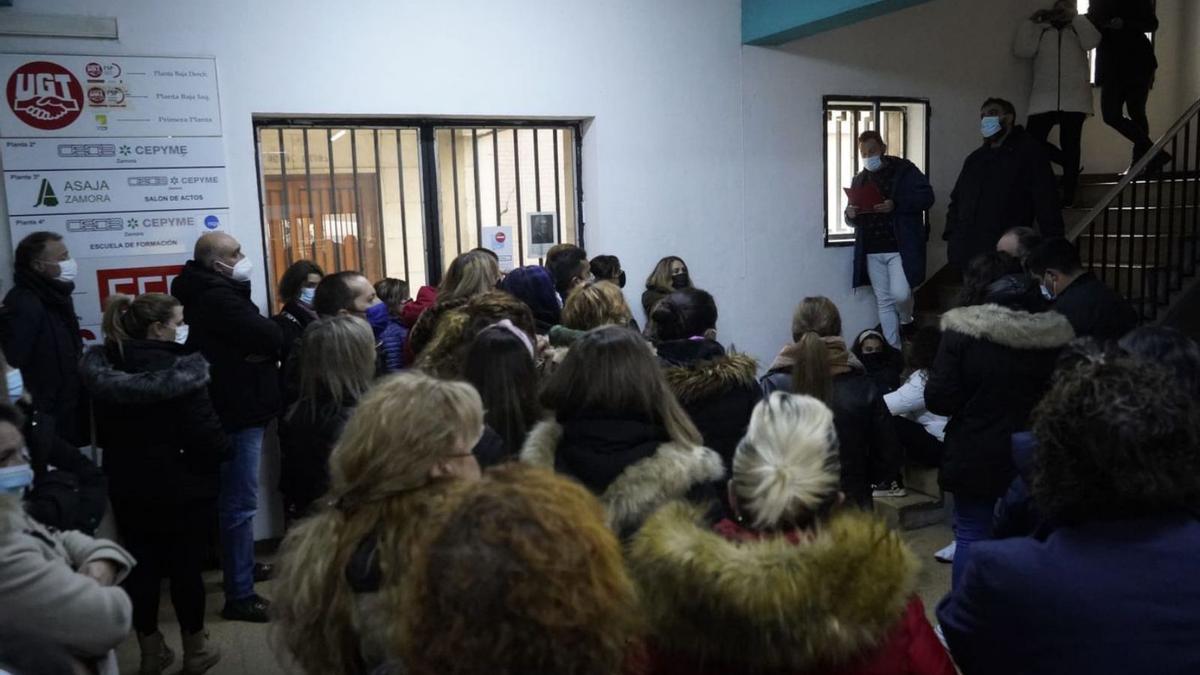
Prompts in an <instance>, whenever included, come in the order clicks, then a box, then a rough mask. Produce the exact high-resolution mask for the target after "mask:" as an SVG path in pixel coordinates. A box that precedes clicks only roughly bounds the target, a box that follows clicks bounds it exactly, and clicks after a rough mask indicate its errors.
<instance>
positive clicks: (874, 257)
mask: <svg viewBox="0 0 1200 675" xmlns="http://www.w3.org/2000/svg"><path fill="white" fill-rule="evenodd" d="M858 151H859V155H860V156H861V157H862V159H863V166H864V167H865V168H864V169H863V170H862V171H860V172H859V174H858V175H857V176H855V177H854V180H853V181H852V182H851V184H850V187H849V188H847V189H846V196H847V197H848V198H849V199H848V201H849V204H850V205H849V206H847V207H846V222H847V223H849V224H850V225H851V226H852V227H853V228H854V273H853V280H852V283H853V285H854V287H855V288H857V287H859V286H866V285H867V284H870V285H871V288H872V290H874V291H875V302H876V305H877V306H878V307H879V325H880V328H882V329H883V330H882V332H883V336H884V338H885V339H887V341H888V344H890V345H892V346H893V347H896V348H897V349H899V348H900V334H901V331H902V330H906V329H907V327H908V326H910V325H911V324H912V297H913V296H912V289H913V288H915V287H916V286H917V285H918V284H920V283H921V282H923V281H925V242H926V240H927V238H928V233H927V232H926V230H925V211H927V210H928V209H929V207H931V206H933V188H932V187H930V185H929V179H928V178H926V177H925V174H923V173H921V170H920V169H918V168H917V167H916V165H914V164H913V163H912V162H910V161H908V160H907V159H903V158H900V157H893V156H891V155H888V154H886V153H887V146H886V145H884V143H883V137H881V136H880V135H879V132H878V131H864V132H863V133H862V134H861V135H860V136H859V137H858Z"/></svg>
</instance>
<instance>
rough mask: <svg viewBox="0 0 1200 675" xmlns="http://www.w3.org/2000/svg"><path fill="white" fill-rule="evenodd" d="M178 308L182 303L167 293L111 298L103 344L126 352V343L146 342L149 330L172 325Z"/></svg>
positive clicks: (107, 307) (105, 311) (105, 312)
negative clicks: (168, 323)
mask: <svg viewBox="0 0 1200 675" xmlns="http://www.w3.org/2000/svg"><path fill="white" fill-rule="evenodd" d="M178 306H179V300H176V299H175V297H174V296H171V295H167V294H166V293H143V294H141V295H139V296H137V297H136V298H135V297H133V296H132V295H123V294H120V293H118V294H117V295H113V296H109V298H108V303H107V304H105V306H104V318H103V319H101V324H100V326H101V328H102V329H103V331H104V341H105V342H107V343H108V344H115V345H117V349H121V350H123V349H124V347H123V346H122V343H124V342H125V341H126V340H131V339H132V340H145V339H146V334H147V332H148V331H149V330H150V326H152V325H154V324H156V323H162V324H165V323H167V322H168V321H170V320H171V317H172V316H173V315H174V313H175V308H176V307H178Z"/></svg>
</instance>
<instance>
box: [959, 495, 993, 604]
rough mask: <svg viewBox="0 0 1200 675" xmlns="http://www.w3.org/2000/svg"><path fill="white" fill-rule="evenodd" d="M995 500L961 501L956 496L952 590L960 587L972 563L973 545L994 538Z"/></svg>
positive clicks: (963, 499)
mask: <svg viewBox="0 0 1200 675" xmlns="http://www.w3.org/2000/svg"><path fill="white" fill-rule="evenodd" d="M995 509H996V500H995V499H971V498H969V497H964V498H962V499H959V497H958V495H954V543H955V548H954V568H953V569H952V570H951V571H950V588H951V589H954V588H957V587H958V584H959V582H960V581H961V580H962V576H963V573H964V572H966V570H967V563H968V562H970V561H971V544H974V543H977V542H980V541H987V540H988V539H991V538H992V520H993V519H994V518H995Z"/></svg>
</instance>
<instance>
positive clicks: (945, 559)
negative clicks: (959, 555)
mask: <svg viewBox="0 0 1200 675" xmlns="http://www.w3.org/2000/svg"><path fill="white" fill-rule="evenodd" d="M954 548H955V542H950V545H949V546H947V547H946V548H943V549H942V550H940V551H938V552H937V553H934V554H933V559H934V560H936V561H938V562H940V563H952V562H954Z"/></svg>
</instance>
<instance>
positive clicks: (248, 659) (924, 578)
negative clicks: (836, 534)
mask: <svg viewBox="0 0 1200 675" xmlns="http://www.w3.org/2000/svg"><path fill="white" fill-rule="evenodd" d="M905 538H906V539H907V540H908V542H909V544H910V545H911V546H912V547H913V550H914V551H915V552H916V553H917V556H918V557H919V558H920V560H921V563H922V567H921V573H920V576H919V577H918V579H917V593H919V594H920V596H921V599H922V601H924V603H925V610H926V612H927V614H928V615H929V617H930V620H931V621H932V620H933V611H934V609H935V608H936V607H937V603H938V601H939V600H941V599H942V596H943V595H945V593H946V591H947V589H949V588H950V566H949V565H943V564H940V563H938V562H935V561H934V559H933V553H934V551H936V550H938V549H940V548H941V547H943V546H945V545H946V544H948V543H949V542H950V540H951V538H952V535H951V532H950V528H949V527H948V526H934V527H926V528H922V529H920V530H913V531H911V532H907V533H905ZM206 580H207V582H208V584H207V585H208V590H209V595H208V617H209V620H208V631H209V633H210V634H211V636H212V639H213V640H214V641H215V642H216V643H217V644H218V645H220V647H221V651H222V653H223V655H224V657H223V658H222V660H221V663H219V664H218V665H217V667H216V668H213V669H212V670H211V671H209V673H211V674H212V675H275V674H276V673H288V672H295V671H289V670H288V669H287V668H285V667H283V666H281V665H280V664H279V660H278V659H277V658H276V656H275V651H274V649H273V647H272V645H271V635H270V633H271V631H270V627H269V626H267V625H263V624H250V623H232V622H228V621H225V620H223V619H221V617H220V616H219V612H220V611H221V604H222V596H221V586H220V580H221V575H220V573H219V572H212V573H209V574H208V575H206ZM258 589H259V592H260V593H261V594H263V595H265V596H267V597H271V594H272V592H274V590H275V589H274V588H273V584H272V582H267V583H264V584H259V587H258ZM160 625H161V630H162V632H163V634H164V635H166V636H167V643H168V644H170V645H171V648H172V649H174V650H175V651H176V653H178V652H179V650H180V646H179V624H178V623H176V622H175V613H174V610H172V609H171V603H170V600H169V599H168V597H167V594H166V593H165V591H164V593H163V601H162V609H161V615H160ZM118 658H119V661H120V665H121V673H122V674H123V675H136V673H137V668H138V648H137V640H136V639H135V638H133V637H130V638H129V640H127V641H126V642H125V644H123V645H122V646H121V648H120V649H119V650H118ZM178 670H179V665H178V661H177V662H176V665H175V666H173V667H172V668H171V670H169V671H168V672H169V673H175V672H178Z"/></svg>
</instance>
